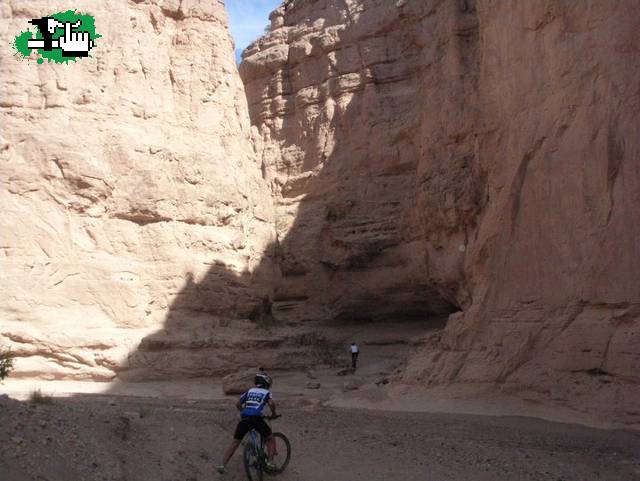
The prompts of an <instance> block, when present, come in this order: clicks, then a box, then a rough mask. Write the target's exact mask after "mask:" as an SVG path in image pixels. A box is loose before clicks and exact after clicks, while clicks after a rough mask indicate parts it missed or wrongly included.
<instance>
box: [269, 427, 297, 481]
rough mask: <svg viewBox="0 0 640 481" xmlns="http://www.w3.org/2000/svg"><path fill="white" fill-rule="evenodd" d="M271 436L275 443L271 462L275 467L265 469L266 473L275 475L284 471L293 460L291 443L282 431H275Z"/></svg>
mask: <svg viewBox="0 0 640 481" xmlns="http://www.w3.org/2000/svg"><path fill="white" fill-rule="evenodd" d="M271 436H272V437H273V442H274V443H275V446H274V448H275V449H274V453H273V458H272V459H271V464H273V465H274V466H275V468H272V469H268V470H265V473H267V474H269V475H275V474H280V473H281V472H283V471H284V470H285V469H286V467H287V465H288V464H289V461H290V460H291V443H290V442H289V440H288V439H287V437H286V436H285V435H284V434H282V433H273V434H272V435H271Z"/></svg>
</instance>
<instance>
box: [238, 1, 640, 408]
mask: <svg viewBox="0 0 640 481" xmlns="http://www.w3.org/2000/svg"><path fill="white" fill-rule="evenodd" d="M639 7H640V2H638V1H636V0H628V1H622V2H598V1H587V2H543V1H539V2H538V1H534V2H502V1H498V0H477V1H475V0H394V1H391V0H292V1H288V2H285V3H284V4H283V5H282V6H281V7H280V8H279V9H278V10H276V11H275V12H274V13H273V14H272V16H271V29H270V32H269V33H268V34H266V35H265V36H264V37H263V38H261V39H259V40H258V41H256V42H255V43H254V44H253V45H252V46H250V47H249V48H248V49H247V50H246V51H245V52H244V56H243V63H242V65H241V68H240V73H241V76H242V79H243V81H244V83H245V89H246V92H247V97H248V101H249V108H250V114H251V120H252V124H253V125H254V130H253V136H254V142H255V145H256V148H257V150H258V153H259V155H260V156H261V159H262V164H263V170H264V172H265V178H266V179H267V181H268V182H269V183H270V185H271V188H272V190H273V191H274V193H275V196H276V202H277V206H276V223H277V225H276V227H277V234H278V256H279V257H278V259H279V262H280V263H281V266H282V274H283V282H282V284H281V285H279V286H277V288H276V293H275V304H274V312H275V314H276V315H277V316H280V317H282V318H326V317H336V318H342V319H344V320H358V319H365V320H366V319H374V318H385V319H388V320H390V321H392V320H393V319H397V318H407V317H416V318H422V319H424V320H425V321H424V322H425V325H426V324H428V322H429V321H428V319H429V316H430V315H433V314H444V313H452V314H451V315H450V316H449V320H448V322H447V325H446V328H445V330H444V331H443V333H442V334H441V335H440V336H436V337H432V338H428V339H423V340H418V341H417V342H416V347H415V352H414V354H413V356H412V358H411V361H410V364H409V366H408V369H407V371H406V372H405V374H404V376H403V381H405V382H410V383H419V384H423V385H428V384H434V383H450V382H466V383H478V382H479V383H490V384H496V383H497V385H498V386H500V387H501V388H502V389H507V390H508V389H515V390H519V391H522V390H530V391H532V392H534V394H536V395H538V394H539V395H541V396H543V397H545V398H546V399H555V400H559V401H562V400H566V399H574V400H580V402H583V404H585V403H586V404H593V403H597V404H598V403H599V404H598V405H599V406H601V407H604V409H609V410H617V411H616V412H617V414H620V413H624V414H628V415H636V416H637V415H638V413H637V409H636V408H635V407H633V406H634V404H635V405H636V407H637V399H638V398H639V397H640V392H639V389H638V386H639V385H640V382H639V381H640V379H639V377H638V372H640V347H639V346H640V343H639V342H638V341H639V340H640V284H638V282H637V279H638V278H640V169H639V166H640V159H639V154H640V152H639V149H640V140H639V136H638V133H639V130H638V128H639V126H640V89H639V87H638V85H639V84H638V80H637V79H638V78H640V38H639V37H638V35H637V32H638V31H640V18H639V17H638V16H637V14H636V13H637V10H638V8H639ZM454 311H458V312H454ZM634 412H635V414H634Z"/></svg>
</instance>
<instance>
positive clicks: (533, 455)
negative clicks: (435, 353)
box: [0, 396, 640, 481]
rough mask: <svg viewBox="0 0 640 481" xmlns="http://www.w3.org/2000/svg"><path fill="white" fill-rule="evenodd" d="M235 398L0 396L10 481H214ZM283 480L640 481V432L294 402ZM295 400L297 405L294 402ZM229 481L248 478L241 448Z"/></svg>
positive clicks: (4, 468)
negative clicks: (37, 401)
mask: <svg viewBox="0 0 640 481" xmlns="http://www.w3.org/2000/svg"><path fill="white" fill-rule="evenodd" d="M230 404H231V403H230V402H229V401H227V402H219V401H216V402H212V401H186V400H183V401H180V400H177V401H175V400H174V401H170V400H162V399H149V398H114V397H110V396H92V397H88V396H83V397H77V398H73V399H56V400H55V401H54V403H53V404H52V405H37V406H30V405H28V404H26V403H22V402H18V401H15V400H10V399H8V398H6V397H3V398H2V399H1V400H0V426H2V428H1V430H0V479H2V480H7V481H44V480H48V481H76V480H78V481H80V480H82V481H93V480H105V481H112V480H113V481H147V480H148V481H152V480H153V481H156V480H158V481H206V480H216V479H219V477H218V475H217V474H214V473H213V466H214V462H215V461H216V460H217V458H218V456H219V453H220V452H221V451H222V449H223V448H224V446H225V445H226V444H227V443H228V441H229V439H230V437H231V433H232V429H233V427H234V423H235V420H234V416H235V413H234V411H233V408H232V407H231V406H230ZM284 404H285V405H284V406H283V407H282V412H283V413H284V415H285V416H284V417H283V418H282V419H281V420H278V421H276V423H277V424H276V425H275V426H274V427H275V428H276V429H277V430H281V431H283V432H285V433H286V434H287V435H288V436H289V437H290V438H291V440H292V443H293V449H294V453H293V460H292V464H291V466H290V469H289V470H288V471H287V473H285V475H283V476H281V477H280V479H281V480H282V481H316V480H317V481H320V480H322V481H326V480H331V481H342V480H345V481H347V480H348V481H360V480H362V481H365V480H397V479H402V480H404V481H411V480H416V481H417V480H420V481H423V480H430V481H445V480H451V481H453V480H456V481H458V480H463V479H466V480H478V481H493V480H496V481H497V480H500V481H503V480H536V481H537V480H540V481H542V480H549V481H560V480H562V481H572V480H575V481H584V480H589V481H596V480H603V481H612V480H616V481H627V480H628V481H637V480H638V479H640V455H639V453H640V432H636V431H622V430H598V429H592V428H586V427H582V426H576V425H570V424H560V423H552V422H547V421H542V420H536V419H531V418H519V417H489V416H471V415H452V414H429V413H418V414H412V413H398V412H381V411H367V410H350V409H331V408H322V407H311V406H307V407H293V405H292V404H291V403H287V402H285V403H284ZM287 404H288V405H287ZM229 471H230V472H229V474H227V475H225V476H224V478H223V479H226V480H229V481H231V480H241V479H245V478H244V474H243V472H242V466H241V457H240V456H238V455H236V456H235V457H234V459H233V461H232V462H231V465H230V467H229Z"/></svg>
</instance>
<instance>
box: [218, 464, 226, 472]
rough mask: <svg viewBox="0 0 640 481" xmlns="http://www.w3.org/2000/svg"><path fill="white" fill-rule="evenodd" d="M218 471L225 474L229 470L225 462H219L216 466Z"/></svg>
mask: <svg viewBox="0 0 640 481" xmlns="http://www.w3.org/2000/svg"><path fill="white" fill-rule="evenodd" d="M216 471H218V473H219V474H224V473H226V472H227V470H226V469H224V464H219V465H218V466H216Z"/></svg>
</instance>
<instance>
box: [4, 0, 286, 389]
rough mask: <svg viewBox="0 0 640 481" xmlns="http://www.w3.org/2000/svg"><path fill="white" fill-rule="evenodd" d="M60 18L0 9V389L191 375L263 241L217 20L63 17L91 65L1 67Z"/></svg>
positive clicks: (264, 210)
mask: <svg viewBox="0 0 640 481" xmlns="http://www.w3.org/2000/svg"><path fill="white" fill-rule="evenodd" d="M68 7H69V5H62V6H61V3H60V2H53V1H49V2H42V1H28V2H25V1H8V2H2V5H0V16H1V17H2V20H1V21H2V25H3V28H2V33H1V38H2V44H3V45H5V46H6V47H7V48H3V49H1V50H0V55H1V59H0V62H1V64H2V73H1V74H0V75H1V78H2V82H1V83H0V89H1V90H0V109H1V111H0V116H1V122H2V134H1V135H2V146H1V151H0V182H2V185H1V186H0V206H1V209H2V215H1V216H0V222H1V226H0V239H1V241H0V256H1V258H0V299H1V302H0V342H1V343H2V345H3V346H5V347H6V346H8V347H10V348H11V349H12V350H13V351H14V352H15V353H16V354H17V355H18V356H20V358H19V359H18V362H17V364H16V371H15V372H14V374H13V376H17V377H20V376H24V377H43V378H69V377H72V378H81V379H97V380H105V379H110V378H112V377H113V376H114V375H115V374H116V372H118V371H119V370H122V369H135V370H136V372H138V374H139V375H141V376H146V375H154V376H162V375H165V374H167V373H176V372H178V373H179V372H182V373H191V374H192V375H194V374H198V373H203V372H206V371H207V368H210V367H211V366H212V365H214V366H215V362H213V361H211V360H210V362H208V363H207V362H204V361H202V360H200V361H198V360H195V361H194V360H193V359H192V358H191V356H193V357H194V358H195V357H197V355H195V354H193V353H194V352H195V350H199V351H198V352H199V353H200V355H201V356H202V357H205V356H204V355H203V353H204V351H203V349H205V348H206V346H209V347H210V348H211V346H213V345H214V344H215V342H216V341H217V340H219V339H218V338H219V337H220V334H219V333H218V332H217V330H216V329H217V328H218V327H219V324H220V322H222V321H225V320H226V319H230V318H234V317H246V316H248V315H249V314H250V312H251V310H252V309H253V308H254V307H255V306H256V305H259V304H260V303H261V302H262V299H263V297H264V296H265V295H267V296H268V295H270V292H271V287H270V285H271V273H270V272H269V253H268V249H269V246H270V245H271V244H272V242H273V240H274V234H273V232H274V229H273V213H272V208H271V198H270V194H269V191H268V189H267V187H266V184H265V183H264V182H263V180H262V174H261V171H260V166H259V164H257V163H256V161H255V154H254V151H253V148H252V146H251V143H250V128H249V117H248V113H247V106H246V100H245V94H244V90H243V86H242V82H241V81H240V78H239V76H238V72H237V69H236V66H235V61H234V55H233V44H232V41H231V38H230V36H229V33H228V30H227V19H226V12H225V10H224V6H223V5H222V4H221V3H220V2H217V1H214V2H212V1H206V2H205V1H202V2H197V1H188V2H187V1H182V2H168V1H157V2H156V1H151V2H144V3H143V2H127V1H116V2H114V1H91V2H89V1H84V2H80V3H74V4H73V7H75V8H77V9H78V10H79V11H83V12H88V13H90V14H91V15H93V16H94V17H95V19H96V30H97V32H98V33H99V34H101V35H102V38H100V39H98V40H97V47H96V48H95V49H94V50H92V51H91V55H92V58H88V59H84V60H81V61H79V62H78V63H75V64H74V63H72V64H69V65H57V64H47V63H45V64H43V65H38V64H37V63H36V62H35V60H34V59H31V60H23V61H20V60H19V58H18V57H12V53H13V52H11V50H10V48H9V45H10V44H11V42H12V40H13V38H14V36H16V35H18V34H19V33H20V32H21V31H23V30H26V29H27V27H29V24H28V23H27V22H28V21H29V20H30V19H32V18H39V17H42V16H45V15H48V14H52V13H55V12H57V11H60V10H61V9H63V10H64V9H66V8H68ZM32 28H33V27H32ZM160 329H162V331H160V332H159V333H158V331H159V330H160ZM148 335H153V336H154V337H153V339H152V340H153V341H154V342H151V341H150V340H147V341H146V343H143V345H142V346H141V349H140V350H138V352H136V353H135V354H134V355H132V356H131V357H130V358H129V353H130V352H132V351H135V350H137V348H138V345H139V343H140V341H141V339H142V338H144V337H145V336H148ZM147 348H148V349H147ZM191 349H193V350H191ZM147 351H148V352H147ZM154 356H155V357H154ZM159 359H161V360H162V361H160V360H159ZM194 366H196V367H198V369H195V368H194Z"/></svg>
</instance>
